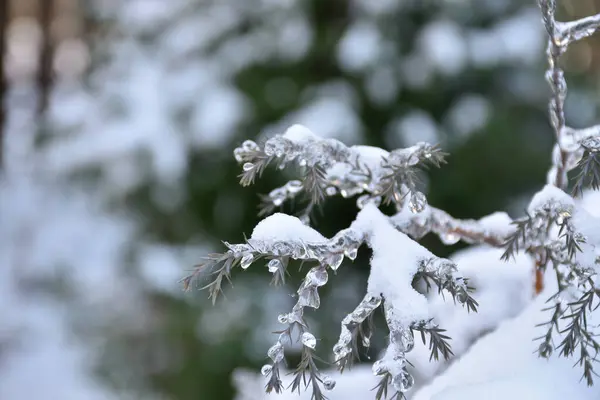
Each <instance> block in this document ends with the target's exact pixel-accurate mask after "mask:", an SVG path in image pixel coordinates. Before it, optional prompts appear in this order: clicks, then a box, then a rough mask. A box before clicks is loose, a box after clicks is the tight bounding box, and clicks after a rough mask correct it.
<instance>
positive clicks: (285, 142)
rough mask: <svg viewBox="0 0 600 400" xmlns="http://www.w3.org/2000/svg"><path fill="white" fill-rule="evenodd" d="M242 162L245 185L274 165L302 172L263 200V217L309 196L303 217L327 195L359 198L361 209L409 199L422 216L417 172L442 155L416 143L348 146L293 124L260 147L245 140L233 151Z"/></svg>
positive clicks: (436, 163) (441, 159)
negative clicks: (388, 148) (391, 147)
mask: <svg viewBox="0 0 600 400" xmlns="http://www.w3.org/2000/svg"><path fill="white" fill-rule="evenodd" d="M234 155H235V158H236V160H237V161H238V162H239V163H240V164H242V169H243V172H242V174H241V175H240V178H241V183H242V185H249V184H251V183H252V182H254V180H255V178H256V177H257V176H260V174H262V172H263V171H264V168H265V167H266V166H267V165H269V164H270V163H272V162H276V163H278V165H279V167H280V168H284V167H285V166H286V165H288V164H290V163H293V164H295V165H297V166H298V167H300V169H301V171H302V180H301V183H302V185H301V186H299V185H298V182H299V181H291V182H289V183H288V184H287V185H285V186H283V187H282V188H279V189H275V190H273V191H272V192H271V193H269V195H268V196H264V197H263V206H262V209H263V213H265V214H266V213H269V212H272V211H274V210H275V209H276V208H277V207H279V206H281V205H282V204H283V203H284V202H285V201H286V200H288V199H291V198H295V197H296V196H297V195H298V194H300V193H301V192H302V193H303V194H304V195H305V197H306V198H307V203H308V205H307V208H306V210H305V212H304V213H303V215H304V216H306V215H307V214H308V213H310V211H311V210H312V209H313V207H314V206H315V205H318V204H320V203H321V201H323V200H324V198H325V197H326V196H334V195H336V194H338V193H339V194H341V195H342V196H343V197H345V198H349V197H353V196H356V195H358V194H363V193H364V195H363V196H361V197H359V198H358V199H357V204H358V206H359V208H362V207H363V206H364V205H365V204H367V203H370V202H374V203H376V204H379V203H380V202H381V201H382V200H383V201H385V202H387V203H394V204H397V205H398V206H401V205H402V204H404V200H405V199H408V201H409V204H410V207H411V209H412V210H413V212H415V213H418V212H421V211H422V210H423V209H424V207H425V206H426V204H427V199H426V198H425V195H424V194H423V193H421V192H420V191H419V190H418V188H417V186H418V179H417V171H418V168H419V167H420V168H427V167H428V166H436V167H439V166H440V165H441V164H442V163H444V157H445V155H446V154H445V153H443V152H442V151H441V150H440V149H439V148H438V147H437V146H433V145H430V144H428V143H424V142H421V143H418V144H416V145H415V146H412V147H409V148H405V149H397V150H394V151H392V152H387V151H385V150H382V149H379V148H375V147H369V146H351V147H347V146H345V145H344V144H343V143H341V142H339V141H337V140H335V139H323V138H320V137H319V136H317V135H315V134H314V133H312V132H311V131H310V130H308V129H307V128H306V127H303V126H301V125H294V126H292V127H291V128H289V129H288V130H287V131H286V132H285V133H284V134H283V135H276V136H274V137H272V138H270V139H269V140H267V141H266V142H265V144H264V146H262V147H261V146H259V145H257V144H256V143H254V142H252V141H245V142H244V143H243V144H242V146H240V147H238V148H236V149H235V151H234Z"/></svg>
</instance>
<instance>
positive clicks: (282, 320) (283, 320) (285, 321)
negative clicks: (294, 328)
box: [277, 314, 290, 325]
mask: <svg viewBox="0 0 600 400" xmlns="http://www.w3.org/2000/svg"><path fill="white" fill-rule="evenodd" d="M277 321H279V323H280V324H284V325H287V324H289V323H290V317H289V315H288V314H279V315H278V316H277Z"/></svg>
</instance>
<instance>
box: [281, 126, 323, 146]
mask: <svg viewBox="0 0 600 400" xmlns="http://www.w3.org/2000/svg"><path fill="white" fill-rule="evenodd" d="M283 137H284V138H286V139H289V140H291V141H292V142H294V143H297V144H300V145H305V144H307V143H310V142H313V141H316V140H319V139H320V137H319V136H317V135H316V134H315V133H314V132H313V131H311V130H310V129H308V128H307V127H306V126H304V125H300V124H295V125H292V126H291V127H289V128H288V129H287V130H286V131H285V133H284V134H283Z"/></svg>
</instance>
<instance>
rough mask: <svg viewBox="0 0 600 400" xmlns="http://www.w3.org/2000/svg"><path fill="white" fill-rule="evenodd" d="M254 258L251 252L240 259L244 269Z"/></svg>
mask: <svg viewBox="0 0 600 400" xmlns="http://www.w3.org/2000/svg"><path fill="white" fill-rule="evenodd" d="M252 260H254V256H253V255H252V254H251V253H248V254H245V255H244V257H242V260H241V261H240V267H242V269H248V267H249V266H250V264H252Z"/></svg>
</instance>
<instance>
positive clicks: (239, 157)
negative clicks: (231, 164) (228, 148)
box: [233, 147, 244, 163]
mask: <svg viewBox="0 0 600 400" xmlns="http://www.w3.org/2000/svg"><path fill="white" fill-rule="evenodd" d="M243 153H244V150H242V149H241V148H240V147H238V148H236V149H235V150H234V151H233V156H234V157H235V161H237V162H239V163H240V162H242V161H243V160H244V156H243Z"/></svg>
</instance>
